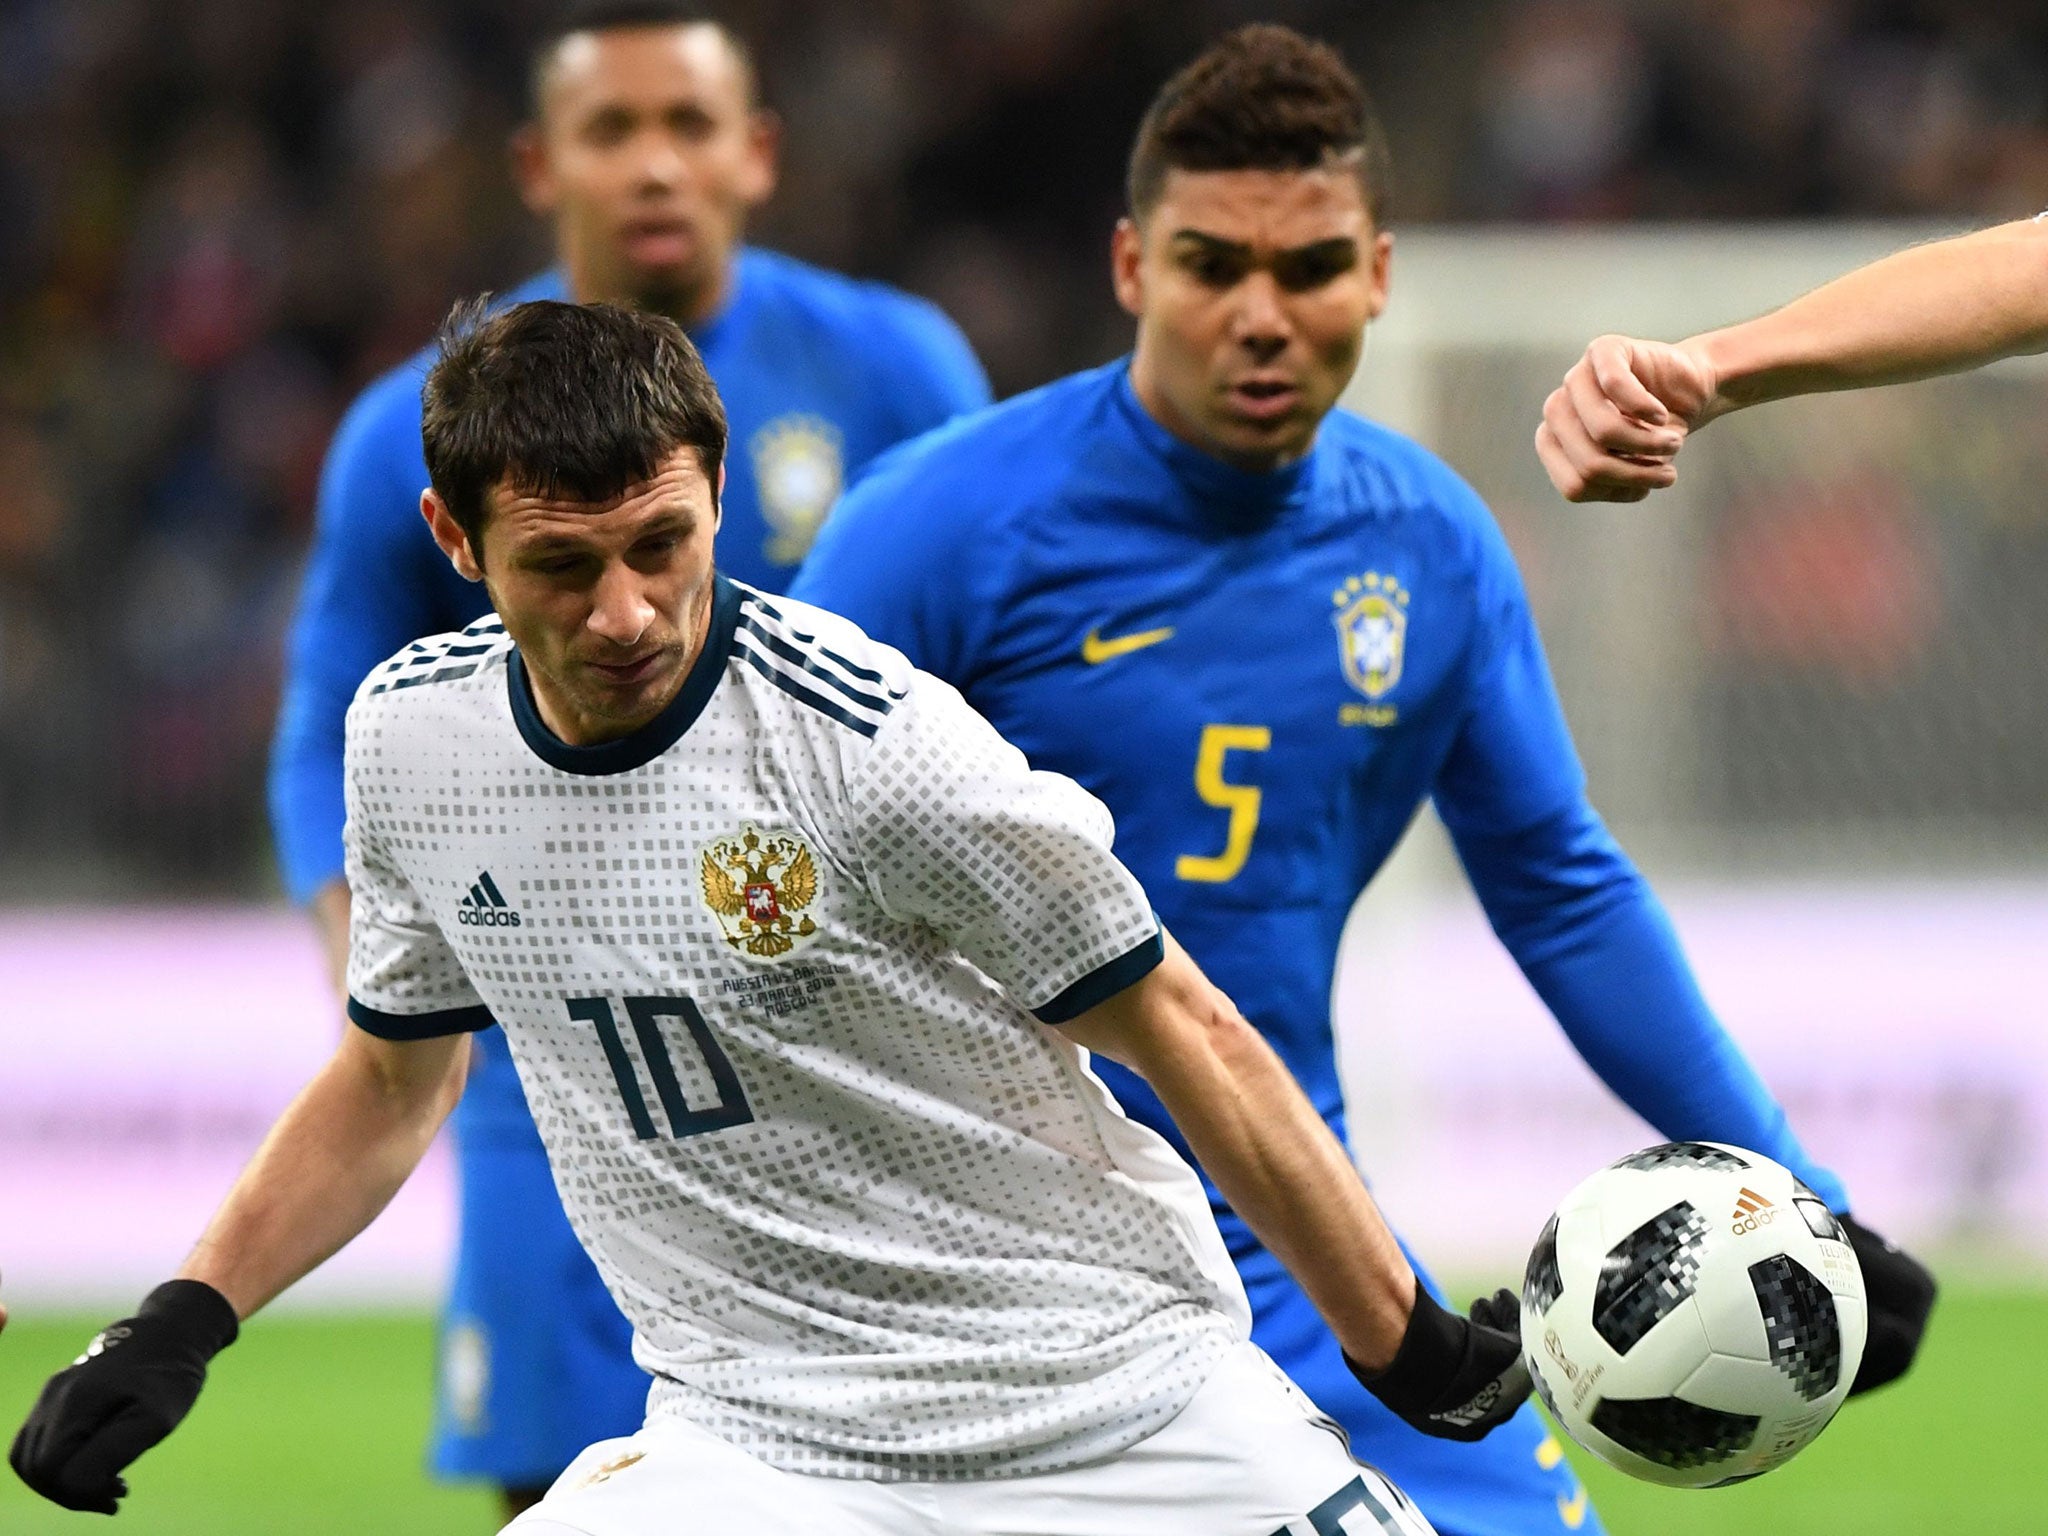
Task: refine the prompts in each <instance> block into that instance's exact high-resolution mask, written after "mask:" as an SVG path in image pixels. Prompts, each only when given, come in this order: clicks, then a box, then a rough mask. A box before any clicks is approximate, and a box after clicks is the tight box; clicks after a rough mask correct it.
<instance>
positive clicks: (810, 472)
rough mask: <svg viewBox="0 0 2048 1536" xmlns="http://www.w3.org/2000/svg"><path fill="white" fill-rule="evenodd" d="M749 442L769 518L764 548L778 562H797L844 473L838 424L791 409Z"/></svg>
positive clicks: (758, 488) (764, 512) (756, 486)
mask: <svg viewBox="0 0 2048 1536" xmlns="http://www.w3.org/2000/svg"><path fill="white" fill-rule="evenodd" d="M748 446H749V448H750V450H751V451H752V453H753V455H754V491H755V495H756V496H757V498H758V499H759V501H760V503H761V516H762V517H763V518H765V519H767V522H768V542H767V544H766V545H765V546H764V547H763V550H762V553H764V554H765V555H767V557H768V558H769V560H771V561H773V562H774V563H775V564H776V565H795V564H796V563H797V562H798V561H799V560H801V559H803V557H804V556H805V555H806V554H807V553H809V551H810V547H811V540H812V539H814V538H816V537H817V536H818V529H819V527H820V525H822V524H823V523H824V521H825V514H826V513H827V512H829V511H831V510H832V503H833V502H835V501H837V500H838V499H839V492H840V488H841V486H842V484H843V483H844V481H845V478H846V474H845V469H846V460H845V455H844V453H843V452H842V451H841V445H840V437H839V429H838V428H837V427H835V426H833V425H832V423H831V422H829V421H827V420H825V418H824V417H822V416H812V415H809V414H808V413H805V412H800V411H797V412H791V413H790V414H789V415H787V416H778V417H776V418H775V419H774V420H773V421H771V422H769V423H768V425H767V426H765V427H763V428H762V429H761V430H760V431H758V432H756V433H755V434H754V436H753V440H752V442H751V443H750V444H749V445H748Z"/></svg>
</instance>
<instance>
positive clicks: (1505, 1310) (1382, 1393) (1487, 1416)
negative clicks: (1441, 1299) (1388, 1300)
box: [1344, 1285, 1529, 1440]
mask: <svg viewBox="0 0 2048 1536" xmlns="http://www.w3.org/2000/svg"><path fill="white" fill-rule="evenodd" d="M1521 1316H1522V1304H1521V1303H1520V1302H1519V1301H1517V1300H1516V1299H1515V1293H1514V1292H1513V1291H1507V1290H1503V1291H1499V1292H1496V1293H1495V1294H1494V1295H1492V1296H1483V1297H1481V1298H1480V1299H1479V1300H1478V1301H1475V1302H1473V1303H1472V1316H1471V1318H1470V1319H1469V1320H1468V1319H1466V1318H1462V1317H1460V1316H1458V1314H1457V1313H1455V1312H1447V1311H1445V1310H1444V1309H1443V1308H1442V1307H1440V1306H1438V1305H1437V1303H1436V1302H1435V1301H1434V1300H1433V1299H1432V1298H1431V1296H1430V1294H1429V1292H1427V1291H1425V1290H1424V1289H1423V1288H1422V1287H1421V1286H1420V1285H1418V1286H1416V1288H1415V1311H1414V1312H1413V1313H1412V1314H1410V1316H1409V1318H1408V1331H1407V1332H1406V1333H1404V1334H1403V1335H1401V1347H1400V1349H1399V1350H1397V1351H1396V1352H1395V1354H1394V1363H1393V1364H1392V1365H1389V1366H1388V1367H1387V1368H1386V1369H1385V1370H1384V1371H1381V1372H1380V1373H1379V1374H1378V1375H1374V1374H1372V1373H1371V1372H1369V1371H1365V1370H1362V1369H1360V1367H1359V1365H1358V1363H1357V1362H1356V1361H1354V1360H1352V1359H1351V1357H1350V1356H1349V1355H1346V1356H1345V1357H1344V1359H1345V1363H1346V1364H1347V1365H1349V1366H1350V1367H1351V1373H1352V1375H1354V1376H1356V1377H1357V1378H1358V1379H1359V1380H1360V1381H1361V1382H1363V1383H1364V1384H1365V1389H1366V1390H1367V1391H1368V1392H1370V1393H1372V1395H1373V1396H1374V1397H1377V1398H1378V1399H1379V1400H1380V1401H1381V1402H1383V1403H1385V1404H1386V1405H1387V1406H1388V1407H1389V1408H1391V1409H1393V1410H1394V1412H1395V1413H1397V1414H1399V1415H1400V1416H1401V1417H1402V1418H1403V1419H1405V1420H1407V1422H1408V1423H1410V1424H1412V1425H1414V1426H1415V1427H1416V1428H1417V1429H1419V1430H1421V1431H1422V1432H1423V1433H1424V1434H1425V1435H1435V1436H1436V1437H1437V1438H1439V1439H1442V1440H1478V1439H1481V1438H1483V1437H1484V1436H1485V1435H1486V1434H1487V1433H1488V1432H1489V1431H1491V1430H1493V1429H1494V1428H1496V1427H1497V1426H1499V1425H1501V1424H1504V1423H1506V1422H1507V1419H1508V1416H1509V1415H1510V1414H1512V1413H1513V1412H1514V1411H1515V1410H1516V1409H1517V1408H1519V1407H1521V1406H1522V1400H1523V1399H1524V1398H1526V1397H1527V1396H1528V1395H1529V1367H1528V1366H1526V1365H1525V1364H1523V1363H1522V1335H1521Z"/></svg>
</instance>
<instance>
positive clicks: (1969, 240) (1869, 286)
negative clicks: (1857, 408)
mask: <svg viewBox="0 0 2048 1536" xmlns="http://www.w3.org/2000/svg"><path fill="white" fill-rule="evenodd" d="M1680 346H1681V348H1682V349H1684V350H1687V351H1692V352H1695V353H1697V354H1698V355H1699V356H1701V357H1702V358H1703V359H1704V360H1705V362H1706V364H1707V366H1708V367H1709V368H1710V369H1711V376H1712V377H1713V379H1714V381H1715V384H1716V388H1717V395H1716V399H1715V402H1714V404H1713V406H1712V407H1711V408H1710V410H1709V413H1708V414H1709V415H1710V416H1711V415H1720V414H1724V413H1726V412H1728V411H1732V410H1738V409H1740V408H1741V407H1743V406H1746V405H1756V404H1760V403H1762V402H1764V401H1768V400H1776V399H1780V398H1782V397H1784V396H1787V395H1803V394H1812V393H1816V392H1820V391H1825V390H1837V389H1857V388H1862V387H1864V386H1868V385H1875V384H1893V383H1902V382H1904V381H1906V380H1909V379H1920V378H1926V377H1929V376H1930V375H1934V374H1940V373H1952V372H1956V371H1958V370H1961V369H1965V368H1972V367H1976V366H1977V365H1979V364H1982V363H1987V362H1991V361H1993V360H1995V359H1997V358H2001V357H2007V356H2011V355H2013V354H2015V353H2021V352H2036V351H2041V350H2043V349H2044V348H2048V220H2043V221H2032V220H2029V221H2024V222H2020V223H2014V224H2002V225H1999V226H1997V227H1995V228H1992V229H1986V230H1980V231H1978V232H1977V233H1976V234H1972V235H1964V236H1962V237H1960V238H1957V239H1954V240H1943V241H1939V242H1936V243H1934V244H1931V245H1920V246H1914V247H1912V248H1911V249H1909V250H1904V251H1900V252H1898V253H1897V254H1895V255H1892V256H1888V257H1885V258H1884V259H1883V260H1881V261H1877V262H1873V263H1871V264H1870V265H1869V266H1866V267H1860V268H1858V269H1857V270H1856V271H1854V272H1850V273H1848V274H1847V275H1845V276H1843V277H1839V278H1837V279H1835V280H1834V281H1833V282H1831V283H1828V284H1826V285H1825V286H1823V287H1821V288H1817V289H1815V290H1814V291H1813V292H1812V293H1809V294H1807V295H1806V296H1805V297H1803V298H1800V299H1795V300H1794V301H1793V302H1792V303H1790V304H1788V305H1786V306H1785V307H1784V308H1783V309H1780V310H1776V311H1774V312H1773V313H1771V314H1768V315H1764V316H1762V317H1760V318H1758V319H1755V320H1749V321H1745V322H1744V323H1742V324H1740V325H1732V326H1728V327H1726V328H1724V329H1722V330H1717V331H1709V332H1706V333H1704V334H1702V335H1699V336H1695V337H1692V338H1691V339H1689V340H1687V341H1685V342H1682V343H1680Z"/></svg>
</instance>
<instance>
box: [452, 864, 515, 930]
mask: <svg viewBox="0 0 2048 1536" xmlns="http://www.w3.org/2000/svg"><path fill="white" fill-rule="evenodd" d="M455 920H456V921H457V922H458V923H461V924H462V925H463V926H464V927H467V928H517V927H518V926H519V914H518V913H517V912H514V911H513V910H512V904H511V903H510V902H508V901H507V900H506V899H505V898H504V896H503V895H502V894H500V892H499V890H498V886H497V882H496V881H494V880H492V879H491V877H490V873H489V871H486V872H485V873H483V874H481V875H478V876H477V877H476V884H475V885H472V886H471V887H470V888H469V894H468V895H467V896H465V897H463V898H462V901H461V903H460V904H459V905H458V906H457V907H456V909H455Z"/></svg>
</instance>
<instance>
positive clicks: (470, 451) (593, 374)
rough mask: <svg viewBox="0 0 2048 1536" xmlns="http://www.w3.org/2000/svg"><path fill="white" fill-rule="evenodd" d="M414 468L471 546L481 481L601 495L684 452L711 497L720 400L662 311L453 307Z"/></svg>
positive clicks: (544, 304) (720, 440) (430, 380)
mask: <svg viewBox="0 0 2048 1536" xmlns="http://www.w3.org/2000/svg"><path fill="white" fill-rule="evenodd" d="M421 403H422V406H423V410H422V412H421V417H420V440H421V444H422V446H423V447H424V448H425V449H426V455H427V476H428V478H429V479H430V480H431V481H432V482H433V485H434V490H435V492H436V494H438V495H439V496H440V498H441V500H442V501H444V502H446V503H447V505H448V511H449V513H450V514H451V515H452V516H453V517H454V519H455V521H456V522H457V523H459V524H461V526H462V531H463V532H464V533H465V534H467V535H468V536H469V541H470V546H471V548H472V549H476V550H479V551H480V550H481V549H482V547H483V545H482V536H483V528H484V521H485V519H486V517H487V516H488V514H489V511H490V494H491V490H492V488H493V487H495V486H497V485H499V484H501V483H509V484H510V485H512V486H513V487H515V488H516V489H518V490H521V491H524V492H527V493H529V494H534V495H541V496H549V497H567V498H574V499H576V500H578V501H609V500H610V499H611V498H613V497H615V496H618V495H621V494H622V493H624V492H625V491H626V490H627V489H628V488H630V487H632V486H634V485H638V484H640V483H641V482H642V481H645V480H650V479H652V478H653V477H654V475H655V473H656V472H657V471H658V469H659V467H660V465H661V463H662V461H663V460H665V459H667V458H668V457H669V456H670V455H672V454H673V453H675V451H676V450H677V449H679V448H693V449H695V450H696V453H697V462H698V463H699V464H700V465H702V466H703V469H704V477H705V478H706V479H707V480H709V481H710V482H711V485H712V489H713V494H714V495H715V494H716V491H717V486H718V468H719V465H720V464H722V463H723V462H724V460H725V438H726V426H725V406H724V405H723V404H722V403H721V402H720V401H719V398H718V390H717V387H716V386H715V385H713V384H712V382H711V375H710V374H709V373H707V372H706V371H705V369H704V360H703V359H702V358H701V357H699V356H698V355H697V349H696V348H695V347H694V346H692V345H691V344H690V338H689V337H688V336H686V335H684V334H683V328H682V327H681V326H679V325H677V324H676V323H675V321H673V320H671V319H669V318H667V317H666V316H665V315H656V314H649V313H647V312H645V311H642V310H634V309H622V308H620V307H619V306H618V305H615V304H563V303H558V302H556V301H555V300H552V299H536V300H534V301H533V302H531V303H527V304H514V305H512V306H511V307H510V308H509V309H503V310H499V311H497V312H496V313H492V312H491V309H490V301H489V300H488V299H471V300H468V301H466V302H464V303H461V304H458V305H456V306H455V309H454V310H453V311H452V312H451V313H450V314H449V316H448V320H447V322H446V323H445V324H444V325H443V326H442V328H441V338H440V356H439V357H438V358H437V359H435V362H434V366H433V367H432V368H431V369H429V370H428V372H427V381H426V385H425V387H424V388H423V389H422V391H421Z"/></svg>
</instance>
